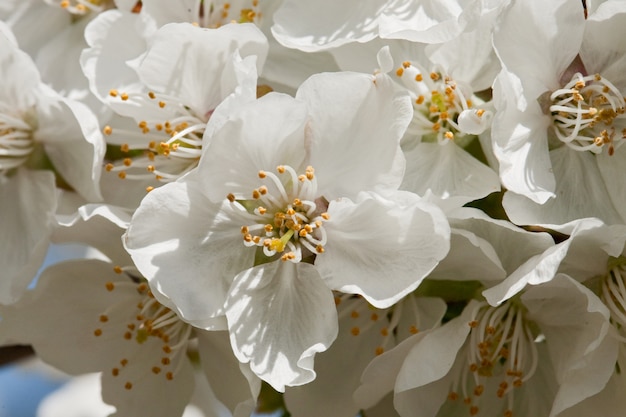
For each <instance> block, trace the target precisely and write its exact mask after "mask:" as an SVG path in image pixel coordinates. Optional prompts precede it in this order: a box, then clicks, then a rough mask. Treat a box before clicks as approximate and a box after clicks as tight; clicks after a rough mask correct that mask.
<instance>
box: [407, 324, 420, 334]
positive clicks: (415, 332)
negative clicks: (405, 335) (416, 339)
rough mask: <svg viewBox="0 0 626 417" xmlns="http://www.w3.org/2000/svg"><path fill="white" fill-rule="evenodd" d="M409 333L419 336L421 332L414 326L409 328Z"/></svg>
mask: <svg viewBox="0 0 626 417" xmlns="http://www.w3.org/2000/svg"><path fill="white" fill-rule="evenodd" d="M409 333H411V334H417V333H419V330H418V329H417V327H415V326H414V325H411V327H409Z"/></svg>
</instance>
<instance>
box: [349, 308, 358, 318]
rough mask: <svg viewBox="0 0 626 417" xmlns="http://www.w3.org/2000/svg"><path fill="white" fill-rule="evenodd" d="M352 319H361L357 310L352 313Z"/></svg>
mask: <svg viewBox="0 0 626 417" xmlns="http://www.w3.org/2000/svg"><path fill="white" fill-rule="evenodd" d="M350 317H352V318H353V319H356V318H358V317H359V312H358V311H356V310H353V311H352V313H350Z"/></svg>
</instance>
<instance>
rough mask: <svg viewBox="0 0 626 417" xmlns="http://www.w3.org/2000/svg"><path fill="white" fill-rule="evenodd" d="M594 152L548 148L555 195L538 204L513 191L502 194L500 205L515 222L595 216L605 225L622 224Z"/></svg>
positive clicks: (622, 221) (561, 221)
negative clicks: (554, 183)
mask: <svg viewBox="0 0 626 417" xmlns="http://www.w3.org/2000/svg"><path fill="white" fill-rule="evenodd" d="M595 158H597V157H596V156H595V155H593V154H591V153H586V152H577V151H574V150H571V149H569V148H568V147H567V146H563V147H561V148H558V149H554V150H552V151H550V159H551V160H552V166H553V168H554V176H555V177H556V184H557V185H556V189H555V194H556V198H552V199H550V200H548V201H547V202H546V203H544V204H542V205H540V204H536V203H534V202H533V201H531V200H529V199H527V198H524V197H523V196H520V195H517V194H514V193H509V192H507V193H505V195H504V200H503V206H504V209H505V210H506V212H507V214H508V216H509V218H510V219H511V221H512V222H514V223H516V224H563V223H567V222H570V221H573V220H576V219H580V218H585V217H598V218H600V219H601V220H603V221H604V222H606V223H608V224H616V223H624V220H623V218H622V217H621V216H620V215H619V214H618V213H617V212H616V210H615V208H614V207H613V205H612V204H611V203H612V201H611V197H610V195H609V192H608V190H607V187H606V184H605V182H604V180H603V178H602V175H601V174H600V172H599V171H598V166H597V164H596V160H595Z"/></svg>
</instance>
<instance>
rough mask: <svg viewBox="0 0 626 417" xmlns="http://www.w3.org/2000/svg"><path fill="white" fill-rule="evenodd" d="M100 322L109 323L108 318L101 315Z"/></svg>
mask: <svg viewBox="0 0 626 417" xmlns="http://www.w3.org/2000/svg"><path fill="white" fill-rule="evenodd" d="M100 321H101V322H102V323H106V322H107V321H109V317H108V316H107V315H106V314H102V315H101V316H100Z"/></svg>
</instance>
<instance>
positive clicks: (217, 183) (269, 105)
mask: <svg viewBox="0 0 626 417" xmlns="http://www.w3.org/2000/svg"><path fill="white" fill-rule="evenodd" d="M229 109H230V107H227V108H226V109H223V108H222V110H221V111H227V110H229ZM216 113H217V112H216ZM216 116H217V117H222V114H221V113H220V114H219V115H217V114H216ZM226 117H227V120H226V121H224V122H223V124H222V126H221V127H220V128H217V130H216V131H215V132H214V134H213V135H212V136H210V137H208V136H205V137H204V140H205V141H207V140H208V141H209V143H208V146H207V148H206V151H204V154H203V157H202V159H201V161H200V165H199V167H198V172H199V175H201V176H202V177H203V181H204V184H206V194H207V195H208V196H209V198H211V200H213V201H216V202H218V201H224V199H225V198H226V196H227V195H228V194H229V193H232V194H234V195H235V196H237V197H238V198H242V199H250V198H251V193H252V190H254V189H256V188H257V187H259V185H260V183H259V176H258V173H259V170H266V171H273V170H275V169H276V167H277V166H278V165H290V166H291V167H292V168H294V169H295V170H296V171H298V170H299V169H301V168H303V164H304V158H305V151H304V144H305V138H304V124H305V122H306V107H305V106H304V105H303V103H301V102H300V101H299V100H294V99H293V98H292V97H289V96H287V95H283V94H278V93H270V94H267V95H265V96H263V97H262V98H260V99H259V100H255V101H252V102H249V103H242V106H241V107H240V108H239V109H235V110H234V111H233V112H232V114H230V115H227V116H226Z"/></svg>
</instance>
